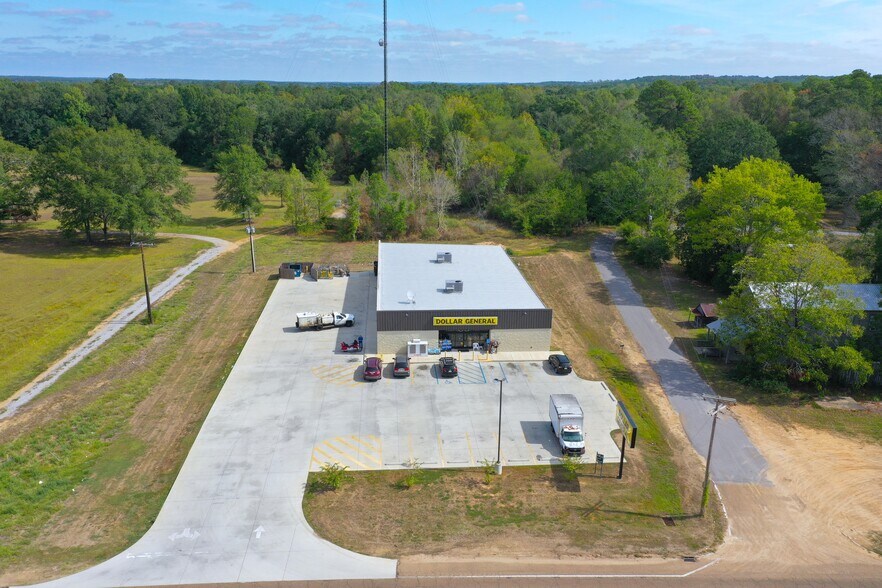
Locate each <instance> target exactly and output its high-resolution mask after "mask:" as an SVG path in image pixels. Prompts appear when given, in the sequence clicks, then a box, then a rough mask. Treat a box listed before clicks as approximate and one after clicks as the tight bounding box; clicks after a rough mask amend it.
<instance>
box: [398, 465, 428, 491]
mask: <svg viewBox="0 0 882 588" xmlns="http://www.w3.org/2000/svg"><path fill="white" fill-rule="evenodd" d="M404 467H405V468H406V469H407V474H405V476H404V477H403V478H402V479H401V481H400V482H399V487H400V488H404V489H407V488H413V487H414V486H416V485H417V484H419V483H421V482H422V481H423V480H424V478H425V470H424V469H423V464H422V463H421V462H420V461H419V460H416V459H410V460H408V461H407V462H405V463H404Z"/></svg>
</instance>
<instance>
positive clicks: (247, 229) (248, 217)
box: [245, 210, 257, 274]
mask: <svg viewBox="0 0 882 588" xmlns="http://www.w3.org/2000/svg"><path fill="white" fill-rule="evenodd" d="M245 222H246V223H248V225H247V226H246V227H245V232H246V233H248V242H249V243H250V244H251V273H252V274H253V273H255V272H256V271H257V264H256V263H255V261H254V237H253V235H254V221H253V220H251V211H250V210H249V211H248V212H247V213H246V214H245Z"/></svg>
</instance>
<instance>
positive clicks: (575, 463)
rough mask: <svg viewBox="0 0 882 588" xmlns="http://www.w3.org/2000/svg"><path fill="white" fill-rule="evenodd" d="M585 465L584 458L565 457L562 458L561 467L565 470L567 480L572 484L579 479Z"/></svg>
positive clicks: (577, 456)
mask: <svg viewBox="0 0 882 588" xmlns="http://www.w3.org/2000/svg"><path fill="white" fill-rule="evenodd" d="M584 465H585V464H584V463H583V462H582V457H581V456H579V455H564V456H562V457H561V458H560V467H561V468H563V471H564V474H565V476H566V478H567V479H568V480H570V481H571V482H572V481H575V480H577V479H578V478H579V474H580V473H581V472H582V466H584Z"/></svg>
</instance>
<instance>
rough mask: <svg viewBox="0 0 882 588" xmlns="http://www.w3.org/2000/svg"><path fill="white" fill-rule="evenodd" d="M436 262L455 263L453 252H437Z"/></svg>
mask: <svg viewBox="0 0 882 588" xmlns="http://www.w3.org/2000/svg"><path fill="white" fill-rule="evenodd" d="M435 263H453V254H452V253H450V252H449V251H439V252H438V253H436V254H435Z"/></svg>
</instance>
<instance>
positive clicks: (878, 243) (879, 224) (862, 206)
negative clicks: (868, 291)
mask: <svg viewBox="0 0 882 588" xmlns="http://www.w3.org/2000/svg"><path fill="white" fill-rule="evenodd" d="M858 211H859V212H860V219H861V220H860V223H859V224H858V229H860V231H861V232H862V233H863V235H862V240H863V241H865V243H866V250H867V251H868V252H869V253H870V255H869V256H868V257H870V258H871V259H869V260H866V261H868V262H869V263H867V265H868V268H869V270H870V280H871V281H872V282H873V283H877V284H878V283H879V282H880V281H882V190H878V191H875V192H870V193H869V194H866V195H864V196H863V197H862V198H861V199H860V200H859V201H858Z"/></svg>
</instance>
